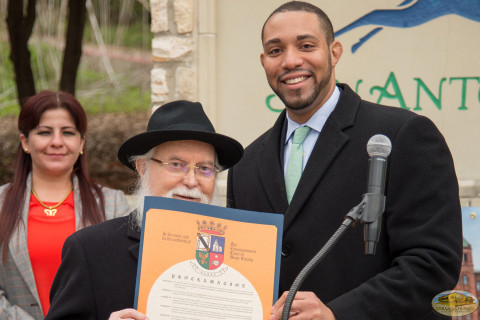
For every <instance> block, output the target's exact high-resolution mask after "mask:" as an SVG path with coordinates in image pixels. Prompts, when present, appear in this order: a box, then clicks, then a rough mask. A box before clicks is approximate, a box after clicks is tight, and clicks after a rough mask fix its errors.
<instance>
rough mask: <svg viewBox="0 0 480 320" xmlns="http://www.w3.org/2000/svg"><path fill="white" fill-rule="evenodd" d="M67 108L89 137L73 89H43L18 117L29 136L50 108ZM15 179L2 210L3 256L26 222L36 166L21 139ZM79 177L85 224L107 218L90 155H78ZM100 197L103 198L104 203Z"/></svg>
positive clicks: (0, 235)
mask: <svg viewBox="0 0 480 320" xmlns="http://www.w3.org/2000/svg"><path fill="white" fill-rule="evenodd" d="M60 108H63V109H65V110H67V111H68V113H70V115H71V116H72V118H73V120H74V122H75V127H76V128H77V130H78V131H79V132H80V135H81V136H82V138H83V137H85V133H86V131H87V116H86V114H85V111H84V110H83V108H82V106H81V105H80V103H79V102H78V101H77V99H75V97H74V96H72V95H71V94H69V93H66V92H52V91H42V92H40V93H38V94H36V95H34V96H32V97H30V98H28V99H27V101H26V102H25V104H24V105H23V107H22V110H21V112H20V115H19V117H18V129H19V130H20V132H21V133H23V134H24V135H25V137H27V138H28V134H29V133H30V131H31V130H33V129H35V128H37V127H38V124H39V122H40V118H41V116H42V114H43V113H44V112H45V111H47V110H50V109H60ZM13 168H14V174H13V181H12V183H11V184H10V185H9V186H8V187H7V189H6V191H5V195H4V200H3V204H2V208H1V210H0V245H3V255H2V256H3V260H5V258H6V255H7V250H8V243H9V242H10V239H11V237H12V235H13V233H14V231H15V230H16V229H17V227H18V226H19V224H20V223H21V222H22V210H23V206H24V204H25V190H26V188H27V186H26V180H27V177H28V174H29V172H30V171H31V170H32V158H31V157H30V155H29V154H27V153H25V152H24V151H23V149H22V144H21V143H19V145H18V149H17V153H16V155H15V162H14V165H13ZM72 174H74V175H76V176H77V177H78V184H79V189H80V198H81V200H82V224H83V225H84V226H87V225H90V224H97V223H99V222H102V221H105V199H104V196H103V193H102V191H101V186H99V185H97V184H96V183H94V182H93V180H92V179H91V178H90V176H89V174H88V170H87V157H86V152H85V150H84V154H83V155H81V156H79V157H78V160H77V161H76V162H75V164H74V166H73V173H72ZM96 199H98V200H99V203H100V207H99V206H98V205H97V201H96Z"/></svg>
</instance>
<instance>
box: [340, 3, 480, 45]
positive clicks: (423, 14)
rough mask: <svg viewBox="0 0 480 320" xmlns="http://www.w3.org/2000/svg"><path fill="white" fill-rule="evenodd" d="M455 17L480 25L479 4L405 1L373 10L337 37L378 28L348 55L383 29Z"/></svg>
mask: <svg viewBox="0 0 480 320" xmlns="http://www.w3.org/2000/svg"><path fill="white" fill-rule="evenodd" d="M448 14H456V15H459V16H461V17H464V18H466V19H470V20H473V21H477V22H480V1H479V0H405V1H404V2H402V3H401V4H400V5H399V6H398V9H394V10H374V11H372V12H370V13H368V14H366V15H364V16H363V17H361V18H359V19H357V20H355V21H354V22H352V23H350V24H349V25H347V26H346V27H344V28H342V29H340V30H338V31H337V32H336V33H335V37H338V36H340V35H342V34H344V33H346V32H348V31H351V30H353V29H355V28H358V27H361V26H366V25H373V26H378V27H376V28H374V29H373V30H372V31H370V32H369V33H367V34H366V35H365V36H363V37H362V38H360V40H359V41H358V42H357V43H356V44H354V45H353V46H352V53H355V51H357V50H358V48H360V47H361V46H362V45H363V44H364V43H365V42H367V41H368V40H369V39H370V38H372V37H373V36H374V35H376V34H377V33H378V32H380V31H381V30H382V29H383V27H394V28H411V27H416V26H419V25H421V24H424V23H427V22H429V21H432V20H434V19H436V18H439V17H441V16H445V15H448Z"/></svg>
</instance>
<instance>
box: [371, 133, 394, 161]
mask: <svg viewBox="0 0 480 320" xmlns="http://www.w3.org/2000/svg"><path fill="white" fill-rule="evenodd" d="M390 151H392V143H391V142H390V139H388V137H387V136H384V135H383V134H376V135H374V136H373V137H371V138H370V140H368V143H367V152H368V155H369V156H370V157H381V158H386V157H388V155H389V154H390Z"/></svg>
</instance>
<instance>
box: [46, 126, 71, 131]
mask: <svg viewBox="0 0 480 320" xmlns="http://www.w3.org/2000/svg"><path fill="white" fill-rule="evenodd" d="M40 129H49V130H51V129H53V127H50V126H38V127H37V130H40ZM60 129H62V130H65V129H73V130H77V128H75V127H71V126H65V127H61V128H60Z"/></svg>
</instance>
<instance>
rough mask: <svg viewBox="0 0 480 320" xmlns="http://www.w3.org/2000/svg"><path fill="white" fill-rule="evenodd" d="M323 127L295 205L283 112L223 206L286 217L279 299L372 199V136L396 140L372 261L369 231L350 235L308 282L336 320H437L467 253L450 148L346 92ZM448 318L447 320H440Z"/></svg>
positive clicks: (424, 123) (252, 150)
mask: <svg viewBox="0 0 480 320" xmlns="http://www.w3.org/2000/svg"><path fill="white" fill-rule="evenodd" d="M339 86H340V87H341V88H342V89H343V90H342V92H341V96H340V100H339V102H338V104H337V106H336V108H335V110H334V111H333V112H332V114H331V115H330V117H329V119H328V120H327V122H326V123H325V126H324V128H323V130H322V132H321V133H320V135H319V137H318V140H317V142H316V145H315V147H314V149H313V152H312V154H311V156H310V159H309V161H308V163H307V165H306V167H305V170H304V172H303V175H302V177H301V179H300V182H299V185H298V187H297V190H296V192H295V195H294V196H293V199H292V201H291V204H290V206H289V205H288V203H287V197H286V191H285V183H284V176H283V167H282V154H283V153H282V152H281V150H283V142H284V139H285V138H284V136H283V133H282V132H283V130H282V128H283V127H284V122H285V111H283V112H282V113H281V114H280V116H279V118H278V120H277V121H276V123H275V124H274V126H273V127H272V128H271V129H269V130H268V131H267V132H265V133H264V134H263V135H262V136H260V137H259V138H258V139H257V140H255V141H254V142H253V143H252V144H251V145H250V146H249V147H247V148H246V150H245V154H244V156H243V158H242V160H241V161H240V162H239V163H238V164H237V165H235V166H234V167H233V168H232V169H230V171H229V179H228V191H227V205H229V206H230V207H234V208H239V209H246V210H253V211H263V212H274V213H278V214H284V215H285V228H284V234H283V237H284V239H283V247H282V248H283V249H282V255H283V257H282V263H281V275H280V293H282V292H283V291H285V290H288V289H289V288H290V286H291V284H292V282H293V280H294V279H295V277H296V276H297V275H298V273H299V272H300V270H301V269H302V268H303V267H304V266H305V265H306V264H307V263H308V261H310V259H311V258H312V257H313V256H314V255H315V254H316V253H317V252H318V251H319V250H320V249H321V248H322V246H323V245H324V244H325V243H326V242H327V240H328V239H329V238H330V237H331V236H332V235H333V233H334V232H335V231H336V230H337V228H338V227H339V226H340V224H341V223H342V221H343V219H344V216H345V214H347V213H348V212H349V211H350V209H352V208H353V207H354V206H356V205H357V204H359V203H360V201H361V199H362V195H363V194H364V193H365V192H366V181H367V168H368V154H367V151H366V145H367V142H368V140H369V139H370V137H372V136H373V135H375V134H384V135H386V136H388V137H389V138H390V140H391V141H392V152H391V154H390V156H389V159H388V170H387V185H386V199H387V200H386V210H385V213H384V215H383V222H382V231H381V235H380V240H379V243H378V246H377V252H376V255H374V256H366V255H365V254H364V242H363V226H362V225H357V226H355V227H354V228H351V229H350V230H348V231H347V233H346V235H345V236H344V237H343V238H342V239H340V240H339V242H338V243H337V245H336V246H335V247H334V248H333V249H332V251H331V252H330V253H329V254H328V255H327V256H326V257H325V259H324V260H323V261H322V262H321V263H320V264H319V265H318V266H317V267H316V268H315V270H313V272H312V273H311V274H310V275H309V276H308V277H307V279H306V280H305V282H304V283H303V285H302V287H301V288H300V290H302V291H313V292H315V293H316V294H317V296H318V297H319V298H320V299H321V300H322V301H323V302H324V303H326V304H327V305H328V307H330V308H331V309H332V311H333V313H334V314H335V316H336V317H337V319H339V320H344V319H352V320H353V319H355V320H359V319H422V318H423V319H427V318H433V317H434V313H433V311H432V307H431V301H432V299H433V298H434V296H435V295H436V294H438V293H441V292H442V291H445V290H450V289H453V288H454V286H455V285H456V283H457V281H458V277H459V272H460V267H461V254H462V227H461V210H460V203H459V195H458V182H457V178H456V175H455V170H454V165H453V161H452V158H451V154H450V152H449V150H448V147H447V145H446V143H445V141H444V139H443V137H442V135H441V134H440V132H439V131H438V130H437V128H436V127H435V125H434V124H433V123H432V122H431V121H430V120H429V119H427V118H425V117H423V116H420V115H417V114H415V113H413V112H409V111H407V110H403V109H400V108H393V107H386V106H380V105H377V104H373V103H370V102H367V101H363V100H361V99H360V97H359V96H358V95H357V94H356V93H354V92H353V91H352V90H351V89H350V88H349V87H348V86H347V85H344V84H339ZM443 319H445V318H443Z"/></svg>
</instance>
